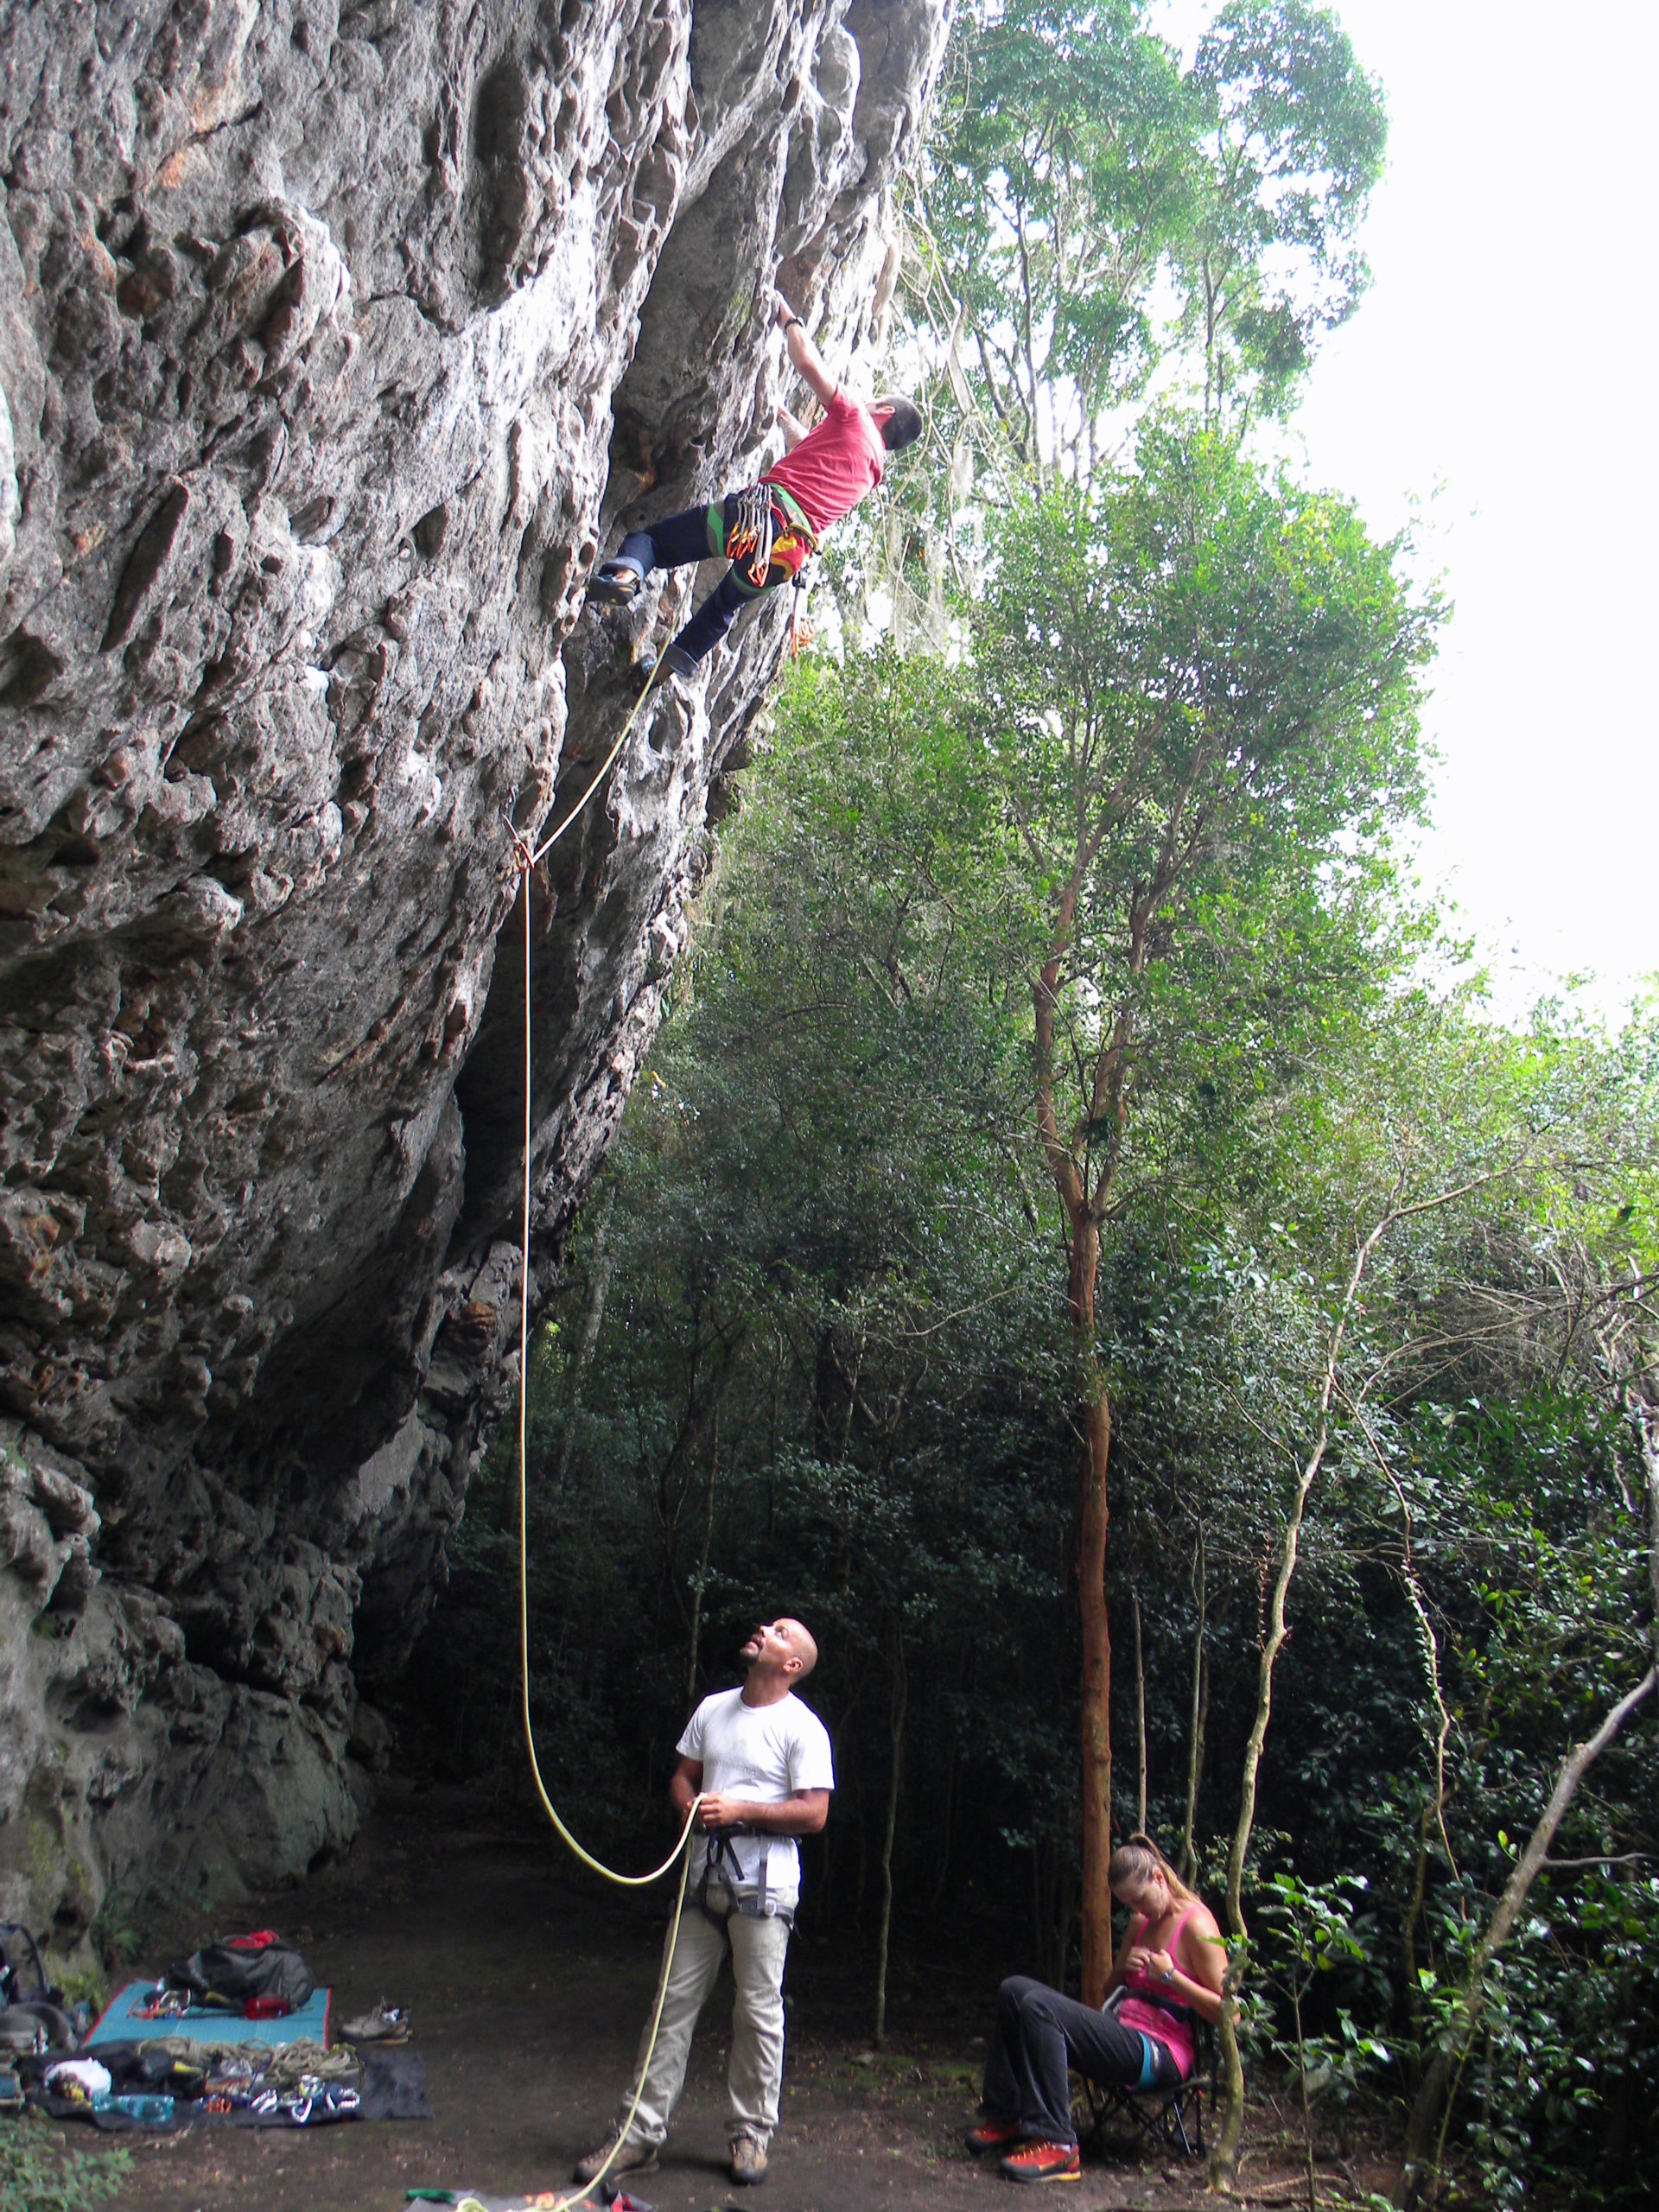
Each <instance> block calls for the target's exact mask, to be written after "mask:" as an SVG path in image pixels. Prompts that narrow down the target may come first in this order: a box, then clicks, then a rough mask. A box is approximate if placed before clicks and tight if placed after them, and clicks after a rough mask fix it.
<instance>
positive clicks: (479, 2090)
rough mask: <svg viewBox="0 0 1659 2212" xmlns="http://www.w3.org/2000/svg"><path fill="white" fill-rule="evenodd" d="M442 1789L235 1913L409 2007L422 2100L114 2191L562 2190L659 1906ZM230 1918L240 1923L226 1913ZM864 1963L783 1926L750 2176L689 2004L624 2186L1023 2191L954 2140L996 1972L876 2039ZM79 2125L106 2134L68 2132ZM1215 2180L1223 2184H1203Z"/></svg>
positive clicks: (200, 2159)
mask: <svg viewBox="0 0 1659 2212" xmlns="http://www.w3.org/2000/svg"><path fill="white" fill-rule="evenodd" d="M459 1818H460V1813H459V1809H458V1808H457V1806H456V1805H455V1804H454V1803H453V1802H448V1801H447V1800H446V1799H445V1798H443V1797H441V1796H437V1795H433V1796H429V1797H424V1798H416V1799H414V1800H411V1801H409V1802H405V1803H404V1804H403V1805H401V1806H399V1807H397V1808H389V1809H387V1810H386V1811H384V1812H382V1813H379V1814H378V1815H376V1816H375V1817H374V1818H373V1819H372V1821H369V1822H368V1823H367V1824H366V1827H365V1833H364V1834H363V1835H362V1836H361V1837H360V1839H359V1843H358V1845H357V1847H355V1848H354V1850H353V1853H351V1855H350V1858H349V1859H347V1860H346V1862H345V1863H344V1864H343V1865H342V1866H338V1867H335V1868H332V1869H330V1870H328V1871H327V1872H323V1873H320V1874H318V1875H317V1876H315V1877H314V1878H311V1879H310V1880H309V1881H308V1882H307V1883H305V1884H304V1885H302V1886H301V1887H300V1888H298V1889H296V1890H290V1891H285V1892H283V1893H282V1894H281V1895H279V1896H277V1897H270V1898H268V1899H264V1900H262V1901H260V1902H259V1903H258V1904H257V1905H256V1906H252V1907H246V1908H244V1909H243V1910H240V1911H238V1913H236V1914H235V1915H234V1916H233V1918H234V1919H235V1921H236V1923H238V1925H245V1926H249V1927H256V1926H260V1925H270V1926H272V1927H276V1928H278V1929H282V1931H283V1933H284V1934H285V1935H287V1936H290V1937H292V1938H293V1939H294V1940H296V1941H297V1942H299V1944H300V1945H301V1947H302V1949H303V1950H304V1952H305V1954H306V1956H307V1958H308V1961H309V1962H310V1964H311V1967H312V1969H313V1971H314V1972H315V1974H316V1975H317V1977H318V1979H319V1980H322V1981H325V1982H327V1983H328V1984H330V1985H331V1986H332V1987H333V1989H334V2006H335V2013H334V2017H335V2018H336V2019H340V2018H347V2017H349V2016H350V2015H351V2014H352V2013H353V2012H358V2011H360V2010H362V2009H364V2008H365V2007H366V2006H368V2005H372V2003H373V2002H374V2001H375V1999H377V1998H380V1997H385V1998H388V1999H391V2001H392V2002H393V2003H395V2004H401V2005H407V2006H408V2007H409V2008H410V2012H411V2015H412V2018H413V2023H414V2030H415V2042H416V2046H417V2047H418V2049H419V2050H421V2051H422V2052H423V2055H424V2057H425V2062H426V2069H427V2088H428V2096H429V2101H430V2104H431V2107H432V2110H433V2113H434V2115H435V2117H434V2118H433V2119H432V2120H429V2121H410V2122H402V2123H398V2122H382V2123H378V2124H367V2123H357V2124H353V2123H346V2124H344V2125H340V2126H331V2127H327V2128H321V2129H318V2130H317V2131H315V2133H309V2132H296V2131H293V2130H277V2129H272V2130H259V2129H242V2128H235V2127H231V2126H226V2125H224V2124H216V2125H208V2126H198V2127H196V2128H194V2129H191V2130H189V2131H188V2132H187V2133H183V2134H181V2135H177V2136H172V2137H164V2138H160V2139H132V2138H128V2139H126V2140H127V2141H129V2142H130V2143H133V2145H134V2148H133V2162H132V2168H131V2172H130V2177H129V2179H128V2180H127V2182H126V2183H124V2185H123V2187H122V2190H121V2192H120V2194H119V2196H118V2197H117V2198H115V2199H114V2200H113V2202H114V2203H115V2204H116V2205H117V2206H118V2207H119V2208H120V2212H163V2208H165V2212H232V2208H234V2212H251V2209H252V2208H257V2212H397V2208H399V2207H401V2206H402V2205H403V2203H404V2191H405V2190H408V2189H410V2188H415V2187H430V2188H449V2189H453V2188H458V2187H461V2186H462V2185H465V2186H467V2187H470V2188H474V2189H478V2190H483V2191H486V2192H487V2193H492V2194H501V2195H505V2194H508V2193H511V2192H513V2191H518V2190H524V2191H528V2190H549V2189H551V2190H562V2189H563V2185H564V2184H565V2183H567V2181H568V2177H569V2171H570V2167H571V2164H572V2162H573V2160H574V2159H575V2158H576V2157H577V2156H578V2154H579V2153H580V2152H582V2150H584V2149H585V2148H586V2147H587V2146H588V2145H589V2144H590V2143H591V2142H592V2141H593V2140H594V2139H595V2138H596V2137H597V2135H598V2134H599V2133H601V2131H602V2129H603V2126H604V2123H605V2121H606V2120H607V2117H608V2115H609V2113H611V2111H612V2109H613V2107H614V2104H615V2102H616V2100H617V2097H618V2094H619V2093H620V2090H621V2089H622V2088H623V2086H624V2083H625V2079H626V2072H627V2068H628V2063H629V2061H630V2059H631V2057H632V2052H633V2049H634V2045H635V2042H636V2039H637V2037H638V2035H639V2027H640V2024H641V2021H642V2019H643V2018H644V2016H645V2009H646V2006H647V2003H648V2000H649V1999H650V1996H651V1993H652V1989H653V1987H654V1986H655V1969H656V1966H657V1961H658V1955H659V1949H660V1931H661V1927H662V1910H663V1905H662V1903H661V1902H660V1901H659V1902H657V1903H655V1904H653V1903H652V1902H651V1901H649V1900H646V1899H639V1898H635V1897H632V1896H629V1895H627V1894H626V1893H624V1892H621V1891H613V1890H606V1889H604V1888H603V1887H602V1886H601V1885H600V1884H599V1882H598V1881H597V1880H595V1879H592V1878H589V1877H588V1876H586V1875H584V1874H583V1873H582V1872H581V1871H580V1870H579V1869H578V1868H576V1867H575V1866H574V1864H573V1862H570V1861H569V1860H568V1859H564V1858H563V1854H562V1853H561V1854H559V1855H558V1856H556V1855H555V1854H556V1853H557V1852H558V1847H557V1846H556V1845H555V1844H554V1843H553V1842H552V1841H551V1840H549V1841H548V1842H547V1843H545V1844H543V1843H540V1842H531V1841H526V1840H512V1839H504V1838H501V1837H499V1836H493V1835H488V1834H479V1833H469V1832H467V1830H466V1829H465V1828H464V1827H461V1825H459V1824H458V1823H459ZM222 1932H230V1928H229V1923H228V1922H227V1923H226V1928H225V1929H224V1930H223V1931H222ZM211 1933H213V1929H211V1928H210V1927H209V1926H208V1925H207V1923H205V1922H200V1921H198V1922H194V1923H192V1922H190V1921H188V1920H185V1919H181V1920H180V1921H178V1922H176V1923H174V1924H172V1925H170V1926H168V1927H167V1928H165V1929H158V1930H157V1931H156V1934H155V1936H154V1938H153V1948H152V1949H151V1950H149V1951H147V1952H146V1954H145V1955H144V1956H143V1957H142V1958H141V1959H140V1960H139V1961H137V1963H136V1964H135V1966H134V1967H133V1968H132V1969H131V1971H132V1972H133V1973H135V1974H138V1973H147V1972H156V1971H159V1970H160V1969H161V1968H162V1967H163V1966H165V1964H166V1963H167V1962H168V1959H169V1958H172V1957H176V1956H177V1955H179V1952H180V1950H181V1949H183V1948H189V1947H190V1946H192V1945H193V1944H194V1943H195V1942H200V1941H201V1940H203V1939H204V1938H205V1937H206V1936H208V1935H209V1934H211ZM866 1980H868V1974H867V1972H866V1970H865V1968H864V1967H863V1964H862V1962H861V1961H849V1959H848V1958H847V1957H846V1956H845V1955H844V1954H843V1953H842V1952H838V1951H837V1949H836V1948H835V1947H833V1946H831V1945H830V1944H829V1943H828V1942H821V1943H819V1944H817V1945H814V1944H813V1943H811V1942H810V1941H802V1942H798V1943H797V1945H796V1947H795V1949H794V1951H793V1952H792V1954H791V1960H790V1972H789V1982H788V1986H787V1991H788V1999H789V2018H790V2051H789V2060H788V2069H787V2073H786V2076H785V2088H784V2107H783V2116H782V2123H781V2126H780V2127H779V2133H778V2135H777V2137H776V2139H774V2142H773V2145H772V2171H771V2173H770V2175H769V2177H768V2178H767V2181H766V2184H765V2185H764V2187H762V2188H761V2189H760V2190H753V2191H749V2190H743V2191H737V2190H734V2189H733V2186H732V2183H731V2182H730V2180H729V2179H728V2176H727V2173H726V2166H725V2156H726V2133H725V2126H724V2100H723V2076H724V2066H725V2057H726V2046H727V2032H726V2031H727V2026H728V2014H729V2003H730V1986H729V1981H728V1980H722V1984H721V1988H720V1989H719V1990H718V1991H717V1992H716V1993H715V1998H714V1999H712V2000H711V2003H710V2005H709V2010H708V2011H707V2012H705V2014H704V2016H703V2022H702V2028H701V2030H700V2031H699V2034H698V2037H697V2042H696V2047H695V2048H694V2050H693V2054H692V2061H691V2068H690V2075H689V2076H688V2080H687V2085H686V2091H685V2095H684V2098H683V2102H682V2104H681V2107H680V2109H679V2112H678V2113H677V2115H676V2123H675V2130H674V2134H673V2137H672V2139H671V2142H670V2144H669V2145H668V2147H667V2150H666V2151H665V2152H664V2158H663V2164H662V2169H661V2171H658V2172H657V2173H654V2174H652V2175H650V2176H648V2177H641V2179H640V2182H639V2194H640V2195H641V2196H643V2197H645V2199H647V2200H648V2201H649V2202H651V2203H652V2205H654V2206H656V2207H658V2212H709V2208H713V2207H725V2206H728V2205H730V2204H732V2203H733V2202H734V2199H735V2200H738V2201H741V2202H743V2203H744V2204H745V2205H746V2206H753V2208H754V2212H857V2208H861V2207H865V2206H880V2207H892V2208H893V2212H909V2208H919V2207H922V2206H928V2207H936V2206H951V2205H969V2204H975V2205H978V2206H981V2207H982V2208H984V2209H985V2212H990V2208H992V2207H995V2206H997V2205H1001V2204H1004V2203H1007V2202H1014V2201H1018V2200H1017V2199H1014V2198H1013V2197H1012V2196H1011V2191H1010V2187H1009V2184H1008V2183H1006V2182H1004V2181H1003V2180H1002V2179H1001V2177H1000V2176H998V2174H997V2173H996V2172H995V2169H991V2170H989V2171H987V2170H986V2169H984V2168H983V2167H982V2166H980V2165H978V2164H976V2162H975V2161H974V2160H972V2159H971V2158H969V2157H968V2155H967V2153H966V2152H964V2151H963V2149H962V2147H961V2133H962V2130H963V2127H964V2126H966V2125H967V2123H968V2120H969V2114H970V2113H971V2109H972V2105H973V2099H974V2088H975V2082H976V2075H977V2072H978V2069H979V2066H980V2064H981V2063H982V2055H983V2049H984V2046H983V2043H982V2041H980V2040H976V2039H977V2038H980V2037H982V2035H983V2032H984V2027H985V2017H984V2016H985V2012H986V2010H987V2000H988V1996H989V1991H988V1989H987V1990H981V1989H980V1988H979V1987H978V1986H977V1980H976V1978H975V1977H973V1976H971V1975H969V1974H966V1973H964V1972H963V1968H962V1967H961V1964H960V1962H957V1964H956V1965H955V1966H951V1965H947V1964H944V1963H941V1964H940V1966H939V1967H938V1973H937V1976H935V1977H934V1978H933V1979H932V1980H931V1981H929V1982H927V1983H926V1984H925V1986H926V1987H927V1988H928V1990H929V1992H930V1993H931V1995H932V1996H933V1997H934V1998H936V1999H937V2000H938V2001H937V2002H933V2003H930V2004H928V2005H927V2006H926V2008H925V2011H926V2019H925V2025H918V2024H915V2023H914V2022H912V2019H911V2018H909V2017H908V2015H909V2014H911V2013H912V2012H914V2013H916V2014H917V2015H918V2017H919V2016H920V2015H921V2013H922V2010H923V2008H922V2007H921V2005H918V2004H915V2003H914V2002H907V2003H906V2005H904V2006H902V2007H901V2008H900V2012H899V2019H898V2024H897V2026H896V2028H895V2031H894V2032H893V2035H892V2037H890V2041H889V2046H888V2048H887V2050H886V2051H884V2052H883V2053H882V2054H881V2055H880V2058H879V2059H878V2058H876V2057H875V2056H874V2054H873V2053H871V2052H870V2051H869V2050H868V2044H867V2041H866V2040H865V2038H866V2037H867V2036H868V2028H867V2027H866V2028H864V2029H863V2030H862V2031H861V2030H860V2027H859V2019H860V2016H861V2014H863V2013H864V2012H865V2009H866V2004H867V1993H866V1992H865V1990H864V1987H863V1985H864V1983H865V1981H866ZM1250 2121H1251V2124H1250V2128H1249V2139H1250V2140H1251V2143H1252V2146H1253V2147H1252V2148H1251V2150H1250V2152H1249V2154H1248V2156H1247V2158H1246V2160H1245V2164H1244V2166H1243V2172H1242V2175H1241V2180H1242V2182H1243V2186H1244V2189H1245V2191H1246V2192H1247V2201H1254V2202H1257V2203H1263V2202H1272V2203H1281V2204H1288V2203H1292V2202H1306V2190H1305V2185H1303V2184H1301V2183H1300V2180H1299V2167H1298V2164H1297V2161H1296V2158H1295V2156H1294V2152H1293V2151H1292V2150H1291V2149H1290V2148H1289V2147H1288V2145H1287V2137H1286V2131H1285V2129H1284V2126H1283V2124H1282V2120H1281V2116H1280V2115H1279V2114H1278V2113H1276V2112H1275V2111H1274V2109H1273V2108H1271V2107H1262V2108H1257V2107H1252V2111H1251V2115H1250ZM65 2133H66V2136H67V2139H70V2140H73V2143H74V2145H75V2146H76V2147H77V2148H80V2147H86V2148H91V2147H92V2145H93V2143H94V2142H95V2141H96V2139H94V2138H92V2136H91V2132H90V2131H89V2130H86V2129H84V2128H79V2127H72V2128H70V2129H67V2130H66V2131H65ZM1203 2179H1204V2177H1203V2174H1202V2171H1201V2169H1200V2167H1199V2166H1198V2164H1197V2163H1195V2164H1192V2165H1188V2164H1186V2163H1185V2161H1182V2162H1181V2163H1180V2164H1178V2165H1172V2164H1167V2163H1166V2161H1165V2160H1164V2159H1163V2158H1156V2157H1154V2156H1152V2155H1150V2154H1148V2155H1147V2157H1146V2158H1138V2157H1137V2156H1136V2155H1135V2153H1134V2152H1130V2153H1129V2154H1128V2157H1127V2158H1124V2159H1116V2158H1101V2157H1096V2158H1092V2159H1090V2161H1089V2162H1088V2163H1087V2164H1086V2165H1085V2170H1084V2178H1083V2180H1082V2182H1081V2183H1079V2184H1077V2185H1073V2186H1068V2187H1067V2188H1066V2189H1065V2202H1066V2203H1067V2204H1068V2205H1069V2206H1071V2207H1075V2208H1078V2212H1083V2209H1084V2208H1090V2209H1091V2208H1094V2207H1097V2206H1100V2207H1104V2206H1113V2207H1129V2206H1144V2207H1147V2208H1154V2207H1155V2208H1158V2209H1159V2212H1175V2208H1179V2207H1191V2206H1196V2205H1198V2204H1199V2203H1200V2202H1204V2201H1205V2200H1204V2196H1203ZM1388 2179H1389V2175H1388V2173H1387V2171H1386V2169H1385V2168H1384V2167H1383V2166H1382V2165H1381V2164H1378V2163H1377V2162H1376V2160H1375V2159H1372V2158H1364V2157H1361V2158H1358V2159H1357V2160H1354V2161H1351V2162H1346V2163H1345V2164H1344V2168H1343V2169H1338V2168H1337V2167H1334V2166H1331V2165H1328V2164H1327V2165H1326V2166H1325V2169H1324V2172H1323V2176H1322V2181H1323V2187H1322V2190H1321V2195H1322V2199H1323V2202H1325V2203H1326V2204H1331V2203H1333V2202H1337V2201H1338V2198H1339V2197H1345V2198H1346V2199H1347V2201H1348V2202H1354V2201H1355V2199H1356V2198H1358V2199H1359V2200H1360V2201H1362V2202H1363V2192H1364V2191H1365V2190H1368V2189H1380V2188H1383V2187H1384V2186H1386V2184H1387V2181H1388ZM1209 2201H1210V2202H1211V2203H1213V2202H1214V2200H1213V2199H1211V2200H1209Z"/></svg>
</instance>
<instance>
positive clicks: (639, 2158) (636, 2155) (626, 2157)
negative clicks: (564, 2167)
mask: <svg viewBox="0 0 1659 2212" xmlns="http://www.w3.org/2000/svg"><path fill="white" fill-rule="evenodd" d="M614 2150H616V2137H615V2136H614V2134H611V2135H607V2137H606V2138H605V2140H604V2141H603V2142H602V2143H596V2144H595V2145H594V2147H593V2149H592V2150H591V2151H589V2152H588V2155H587V2157H586V2158H578V2159H577V2160H576V2163H575V2165H574V2166H573V2167H572V2168H571V2171H570V2178H571V2180H572V2181H579V2182H582V2183H584V2184H585V2183H588V2182H590V2181H592V2179H593V2178H594V2175H595V2174H596V2173H598V2172H599V2171H600V2170H601V2167H602V2168H603V2169H604V2171H605V2173H606V2175H607V2177H609V2176H611V2175H613V2174H652V2173H655V2172H656V2171H657V2145H655V2144H654V2143H639V2142H632V2143H625V2144H624V2145H622V2147H621V2149H620V2151H617V2152H616V2156H615V2157H614V2158H611V2152H613V2151H614ZM607 2159H609V2161H610V2163H609V2164H606V2161H607Z"/></svg>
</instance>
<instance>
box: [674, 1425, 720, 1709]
mask: <svg viewBox="0 0 1659 2212" xmlns="http://www.w3.org/2000/svg"><path fill="white" fill-rule="evenodd" d="M719 1478H720V1401H719V1400H718V1399H716V1400H715V1407H714V1413H713V1416H712V1421H711V1426H710V1431H709V1489H708V1493H707V1495H706V1497H704V1499H703V1509H702V1551H701V1553H700V1554H698V1558H697V1579H696V1583H695V1584H694V1586H693V1587H692V1591H691V1629H690V1635H689V1636H688V1637H687V1638H686V1649H685V1694H684V1696H683V1698H682V1699H681V1700H680V1702H681V1703H682V1704H683V1705H690V1702H691V1698H692V1693H693V1692H694V1691H695V1690H696V1686H697V1645H698V1643H700V1641H701V1640H702V1593H703V1592H704V1590H705V1589H706V1588H707V1587H708V1583H709V1549H710V1548H711V1546H712V1545H713V1542H714V1536H715V1485H716V1484H717V1482H718V1480H719Z"/></svg>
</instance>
